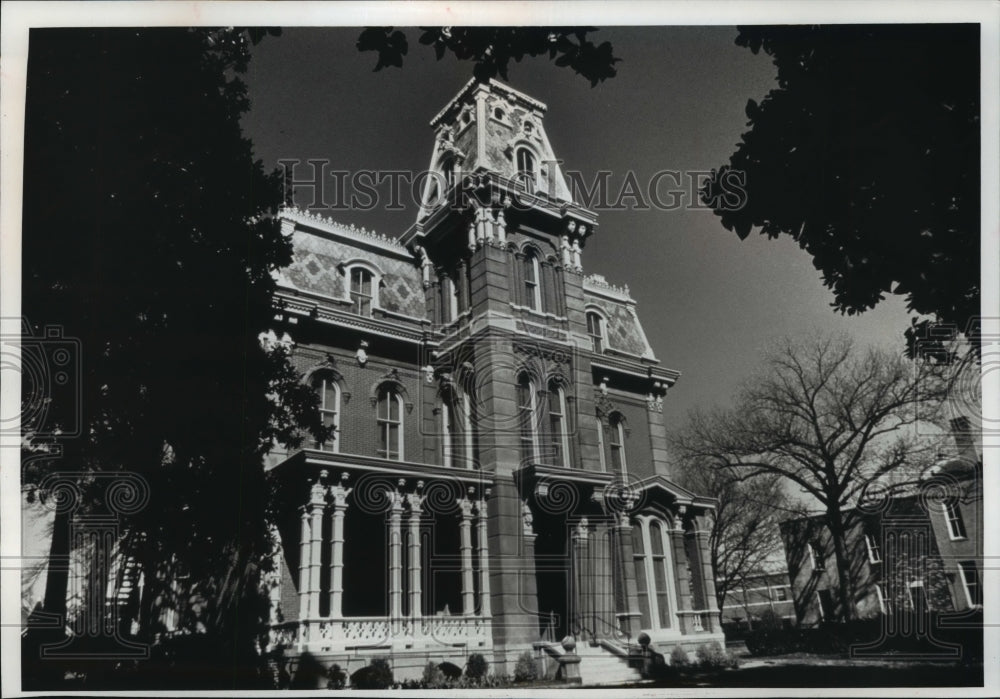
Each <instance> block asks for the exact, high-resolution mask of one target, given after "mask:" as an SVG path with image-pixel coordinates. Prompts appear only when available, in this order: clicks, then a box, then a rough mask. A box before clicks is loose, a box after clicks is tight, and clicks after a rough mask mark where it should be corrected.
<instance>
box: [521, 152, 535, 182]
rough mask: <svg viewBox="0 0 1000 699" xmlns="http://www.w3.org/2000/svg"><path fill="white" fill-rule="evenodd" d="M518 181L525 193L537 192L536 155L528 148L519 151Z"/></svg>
mask: <svg viewBox="0 0 1000 699" xmlns="http://www.w3.org/2000/svg"><path fill="white" fill-rule="evenodd" d="M517 180H518V182H520V183H521V185H522V186H523V187H524V189H525V191H527V192H534V191H535V154H534V153H532V152H531V151H530V150H529V149H527V148H518V149H517Z"/></svg>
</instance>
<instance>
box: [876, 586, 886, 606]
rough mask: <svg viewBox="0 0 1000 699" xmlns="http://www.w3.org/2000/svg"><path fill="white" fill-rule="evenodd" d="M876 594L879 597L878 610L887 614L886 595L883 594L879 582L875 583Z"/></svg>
mask: <svg viewBox="0 0 1000 699" xmlns="http://www.w3.org/2000/svg"><path fill="white" fill-rule="evenodd" d="M875 596H876V597H878V610H879V611H880V612H882V613H883V614H885V613H886V607H885V596H884V595H883V594H882V586H881V585H879V584H878V583H875Z"/></svg>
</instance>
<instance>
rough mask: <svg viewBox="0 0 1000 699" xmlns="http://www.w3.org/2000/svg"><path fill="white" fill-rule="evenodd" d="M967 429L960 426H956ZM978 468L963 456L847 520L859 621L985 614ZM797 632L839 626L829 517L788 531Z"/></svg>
mask: <svg viewBox="0 0 1000 699" xmlns="http://www.w3.org/2000/svg"><path fill="white" fill-rule="evenodd" d="M959 422H961V419H959ZM982 488H983V476H982V460H981V457H980V456H979V455H978V454H977V453H975V450H969V449H968V448H963V447H961V445H960V449H959V450H958V451H956V452H954V453H953V454H952V455H951V456H948V457H944V458H941V459H940V460H939V461H938V463H937V464H936V465H935V466H934V467H933V468H931V469H929V470H928V471H927V472H926V473H925V474H924V475H923V476H922V477H921V478H920V479H918V480H917V481H914V482H910V483H905V484H901V485H897V486H895V487H893V488H891V489H886V490H885V491H883V492H879V493H878V494H877V497H872V498H869V499H868V500H867V501H866V502H864V503H862V504H861V505H860V506H859V507H857V508H854V509H852V510H849V511H848V512H846V520H847V521H848V522H850V524H849V526H848V534H847V546H848V553H849V559H850V561H851V568H850V575H851V579H852V581H853V586H854V604H855V606H856V612H857V614H856V615H857V616H858V617H869V616H874V615H877V614H891V613H893V611H894V610H898V609H907V610H912V609H918V610H929V611H938V612H951V611H961V610H964V609H970V608H973V607H979V606H981V604H982V566H981V562H982V555H983V539H982V524H983V511H982V505H983V490H982ZM781 532H782V539H783V541H784V545H785V554H786V557H787V561H788V571H789V575H790V577H791V581H792V590H793V593H794V599H795V611H796V615H797V617H798V620H799V623H800V624H803V625H807V626H810V625H815V624H817V623H820V622H821V621H823V620H829V619H836V618H838V616H839V615H838V605H839V597H838V593H837V590H838V581H837V580H838V579H837V569H836V565H835V560H834V555H833V545H832V542H831V539H830V533H829V530H828V529H827V527H826V524H825V518H824V516H823V515H815V516H812V517H806V518H799V519H794V520H789V521H786V522H783V523H782V525H781Z"/></svg>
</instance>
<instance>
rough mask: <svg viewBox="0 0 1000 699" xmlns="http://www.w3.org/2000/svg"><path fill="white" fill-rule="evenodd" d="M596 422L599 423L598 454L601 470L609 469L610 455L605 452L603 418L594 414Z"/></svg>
mask: <svg viewBox="0 0 1000 699" xmlns="http://www.w3.org/2000/svg"><path fill="white" fill-rule="evenodd" d="M594 423H595V424H596V425H597V454H598V456H599V457H600V459H601V470H602V471H607V470H608V457H607V455H606V454H605V453H604V424H603V423H602V422H601V418H599V417H597V416H596V415H595V416H594Z"/></svg>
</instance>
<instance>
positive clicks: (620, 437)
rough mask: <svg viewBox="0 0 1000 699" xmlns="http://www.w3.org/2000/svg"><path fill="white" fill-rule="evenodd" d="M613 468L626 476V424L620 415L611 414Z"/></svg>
mask: <svg viewBox="0 0 1000 699" xmlns="http://www.w3.org/2000/svg"><path fill="white" fill-rule="evenodd" d="M610 441H611V449H610V451H611V468H612V469H614V472H615V473H619V474H621V475H622V476H625V475H626V474H627V473H628V464H627V463H626V460H625V423H624V421H623V420H622V416H621V414H620V413H612V414H611V440H610Z"/></svg>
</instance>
